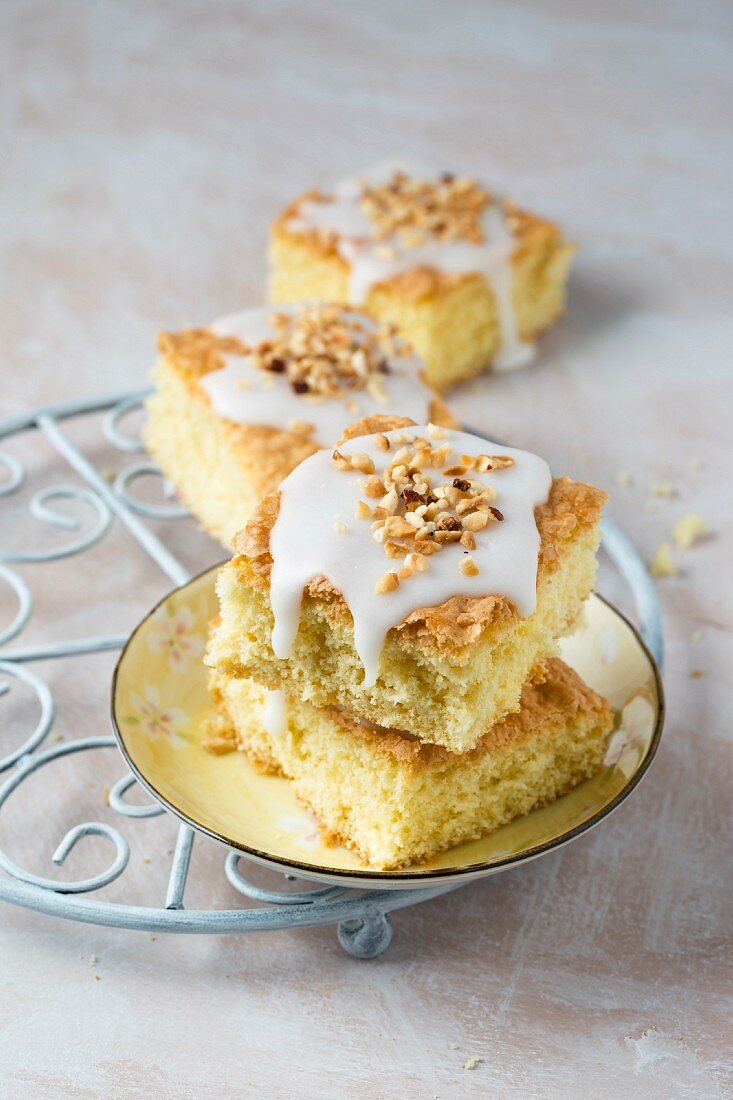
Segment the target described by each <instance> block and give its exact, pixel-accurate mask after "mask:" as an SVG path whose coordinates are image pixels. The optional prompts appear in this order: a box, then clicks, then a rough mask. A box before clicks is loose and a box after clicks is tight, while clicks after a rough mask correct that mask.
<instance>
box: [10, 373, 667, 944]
mask: <svg viewBox="0 0 733 1100" xmlns="http://www.w3.org/2000/svg"><path fill="white" fill-rule="evenodd" d="M145 396H146V391H141V392H137V393H128V394H115V395H113V396H111V397H106V398H101V399H96V400H87V401H75V402H69V403H67V404H60V405H50V406H47V407H46V408H43V409H37V410H36V411H35V412H31V413H28V414H25V415H21V416H17V417H13V418H12V419H10V420H6V421H5V422H4V423H2V424H0V440H2V439H7V438H9V437H10V436H14V435H18V434H20V433H23V432H27V431H34V430H35V431H39V432H40V433H41V434H42V435H43V437H44V438H45V439H46V440H47V441H48V442H49V443H50V444H51V445H52V447H53V448H54V449H55V451H56V452H57V453H58V454H59V455H60V456H61V457H62V458H63V459H64V460H65V462H66V463H67V464H68V465H69V466H70V467H71V468H72V469H73V470H74V471H75V472H76V473H77V474H78V475H79V476H80V477H81V478H82V480H83V481H84V482H85V483H86V487H81V486H78V485H60V486H58V487H55V488H52V489H45V490H43V491H42V492H40V493H38V494H36V495H35V496H34V497H33V499H32V500H31V502H30V509H31V512H32V514H33V515H34V516H35V517H36V518H37V519H40V520H43V521H46V522H48V523H51V524H53V525H54V526H56V527H58V528H61V529H66V530H69V531H76V530H78V527H79V525H78V523H77V522H76V521H75V520H72V519H71V518H70V517H69V516H68V515H67V514H66V513H65V512H62V511H60V510H58V508H57V507H55V505H56V504H57V503H58V502H60V501H63V500H68V499H75V500H81V501H83V502H84V503H85V504H86V505H88V506H89V508H90V509H91V510H92V513H93V516H94V519H93V523H92V525H91V527H90V528H89V529H88V530H87V531H86V532H85V533H84V534H81V535H77V536H76V537H75V538H74V539H73V540H72V541H71V542H67V543H66V544H65V545H64V546H62V547H60V548H58V549H55V550H46V551H33V550H28V551H23V552H6V553H3V552H2V550H1V549H0V580H2V581H4V582H5V583H6V584H7V585H9V587H10V588H11V589H12V590H13V591H14V593H15V596H16V598H17V603H18V609H17V612H16V614H15V617H14V619H13V621H12V622H11V623H10V625H9V626H7V627H5V628H4V629H3V630H0V676H2V677H3V679H0V696H2V695H5V694H7V693H8V692H9V691H10V690H11V689H12V685H13V682H14V681H16V682H17V681H22V682H23V683H25V684H26V685H27V686H28V687H30V688H31V690H32V691H33V692H34V693H35V695H36V697H37V700H38V705H39V712H40V713H39V718H38V721H37V724H36V726H35V728H34V729H33V730H32V731H30V732H29V733H26V735H25V739H22V735H20V737H21V744H20V745H19V746H18V747H16V748H15V749H13V750H11V751H10V752H9V753H8V755H7V756H5V757H4V758H3V759H0V774H3V773H4V772H7V773H9V775H8V778H7V779H6V781H5V783H4V784H3V786H2V787H0V810H2V807H3V805H4V804H5V802H6V801H7V800H8V798H9V797H10V796H11V795H12V794H13V793H14V792H15V791H17V790H19V788H21V786H22V784H23V782H24V780H25V779H26V778H27V777H28V776H29V775H31V774H33V772H35V771H37V770H38V769H39V768H42V767H44V766H45V765H47V764H50V763H53V761H55V760H59V759H61V758H63V757H69V756H73V755H75V754H77V753H81V752H93V751H94V750H96V749H103V748H109V747H111V746H114V745H115V744H116V742H115V740H114V738H113V737H111V736H109V737H90V738H87V739H84V740H80V741H75V742H71V743H65V744H62V745H57V746H55V747H52V748H48V749H43V747H42V746H43V742H44V740H45V738H46V736H47V734H48V733H49V731H50V729H51V725H52V723H53V720H54V707H55V705H54V700H53V696H52V694H51V692H50V691H49V689H48V687H47V686H46V684H45V683H44V682H43V681H42V680H41V679H40V677H38V676H37V675H36V674H35V673H34V672H32V671H31V670H30V669H29V668H27V667H25V666H26V665H30V664H32V663H33V662H35V661H40V660H48V659H50V658H57V659H61V658H64V659H67V660H68V659H73V658H74V657H75V656H78V655H80V654H85V653H96V652H100V651H102V650H117V649H120V648H121V647H122V646H123V645H124V644H125V642H126V640H127V639H126V636H125V635H110V636H103V637H91V638H76V639H71V640H66V641H62V642H51V643H46V644H42V645H34V646H28V647H25V648H22V647H21V648H10V649H9V648H8V643H12V642H13V641H14V640H15V639H16V638H17V637H18V636H19V635H20V634H21V632H22V631H23V629H24V628H25V626H26V625H27V623H28V621H29V619H30V618H31V615H32V614H33V599H32V595H31V591H30V589H29V588H28V586H27V584H26V582H25V580H24V579H23V578H22V577H21V576H20V575H19V574H18V573H17V572H15V571H13V570H12V569H11V568H9V566H11V565H12V564H13V563H26V564H27V563H37V564H38V565H41V564H43V563H44V562H49V561H55V560H58V559H60V558H66V557H69V556H71V555H73V554H79V553H81V552H83V551H84V550H87V549H89V548H90V547H91V546H94V545H95V544H96V543H97V542H99V541H100V540H101V539H103V538H104V537H105V536H106V535H107V532H108V531H109V529H110V527H111V525H112V521H113V519H115V518H116V519H118V520H119V521H120V523H122V524H123V525H124V527H126V529H127V530H128V532H129V533H130V534H131V535H132V536H133V537H134V538H135V539H136V540H137V542H138V544H139V545H140V547H141V548H142V550H144V551H145V553H147V554H148V556H149V557H151V558H152V559H153V561H154V562H156V563H157V565H158V566H159V567H160V569H161V570H162V571H163V573H165V575H166V577H167V578H168V580H169V581H170V582H172V584H173V585H175V586H178V585H182V584H185V583H186V581H188V580H189V579H190V578H189V574H188V572H187V571H186V569H184V567H183V566H182V565H181V563H180V562H179V561H178V560H177V559H176V558H175V557H174V555H173V554H171V552H170V550H168V548H167V547H166V546H165V544H164V543H163V542H162V541H161V540H160V539H159V538H158V537H157V536H156V535H155V534H154V533H153V532H152V531H151V530H150V528H149V527H148V526H147V525H146V523H145V522H144V520H145V519H146V518H155V519H172V518H176V517H178V516H181V515H185V514H186V513H185V512H184V510H183V509H182V508H181V507H180V506H179V505H178V504H177V503H171V504H165V505H161V506H156V507H153V506H151V505H149V504H146V503H144V502H142V501H140V500H137V499H136V498H135V497H134V496H133V495H132V493H131V487H132V485H133V483H134V481H135V479H136V478H138V477H141V476H143V475H147V474H151V473H159V471H158V470H157V467H156V466H155V465H154V464H153V463H151V462H150V461H148V460H147V459H142V460H136V461H134V462H133V463H132V464H131V465H130V466H128V467H127V469H126V470H124V471H123V472H122V473H121V474H119V475H118V476H117V477H116V478H115V480H114V482H113V484H112V485H110V484H109V483H108V482H107V481H106V480H105V479H104V477H103V476H102V474H101V473H100V471H99V470H98V469H97V468H96V467H95V466H94V465H93V464H92V463H91V462H90V461H89V459H88V458H87V457H86V456H85V455H84V454H83V452H82V451H81V450H80V449H79V448H78V447H77V446H76V445H75V444H74V443H73V442H72V441H71V440H70V439H69V436H68V435H67V434H66V432H65V431H64V429H63V427H62V424H63V422H64V421H65V420H68V419H70V418H73V417H79V416H85V415H89V414H92V413H100V412H104V413H105V414H106V415H105V419H104V423H103V427H104V433H105V436H106V438H107V440H108V441H109V442H110V443H111V444H112V445H113V446H114V447H116V448H117V449H118V450H120V451H123V452H130V453H135V452H139V451H140V450H141V446H140V443H139V440H138V439H137V438H135V437H133V436H130V435H128V434H126V433H125V432H124V430H123V428H122V424H121V422H122V420H123V418H124V417H125V416H126V415H127V414H128V413H129V412H131V411H133V410H134V409H136V408H138V407H139V405H140V404H141V402H142V400H143V399H144V397H145ZM0 465H2V466H4V468H5V470H6V472H7V478H6V480H5V481H3V482H0V498H1V497H6V496H9V495H10V494H12V493H14V492H16V491H17V490H18V489H19V488H20V487H21V485H22V484H23V481H24V478H25V471H24V469H23V466H22V465H21V463H20V462H19V461H18V460H17V459H16V458H14V457H12V456H10V455H7V454H3V453H2V452H0ZM0 529H1V528H0ZM603 545H604V548H605V550H606V552H607V553H608V555H609V556H610V558H611V559H612V560H613V562H614V563H615V565H616V566H617V568H618V569H619V571H620V572H621V573H622V575H623V576H624V577H625V579H626V581H627V582H628V584H629V587H630V589H631V593H632V596H633V599H634V603H635V606H636V609H637V614H638V618H639V622H640V624H641V633H642V636H643V637H644V640H645V642H646V644H647V646H648V647H649V649H650V651H651V653H652V654H653V656H654V658H655V659H656V661H657V663H658V664H659V665H660V666H661V661H662V627H661V618H660V613H659V605H658V601H657V597H656V593H655V590H654V587H653V585H652V583H651V580H650V578H649V575H648V573H647V570H646V568H645V566H644V563H643V562H642V560H641V558H640V557H639V555H638V553H637V552H636V550H635V549H634V547H633V545H632V544H631V542H630V541H629V539H628V538H627V537H626V535H624V533H623V532H622V531H621V530H620V529H619V528H618V527H617V526H616V525H615V524H614V523H613V522H612V521H610V520H606V521H605V523H604V529H603ZM134 784H135V779H134V778H133V776H132V775H130V774H129V773H128V774H126V775H125V776H124V777H123V778H122V779H121V780H119V782H118V783H116V784H115V786H114V787H113V788H112V790H111V792H110V795H109V805H110V807H111V808H112V809H113V810H114V811H115V812H116V813H118V814H119V815H120V816H121V817H155V816H157V815H159V814H163V813H164V812H165V811H164V810H163V808H162V807H161V806H159V805H158V804H157V803H150V804H148V805H142V806H141V805H132V804H130V803H128V802H127V801H126V800H125V794H126V792H127V791H128V790H129V789H130V788H131V787H132V786H133V785H134ZM90 835H93V836H101V837H104V838H105V839H106V840H107V841H109V843H110V844H111V845H112V848H113V852H114V855H113V858H112V859H111V862H110V864H109V866H108V867H107V868H106V870H104V871H102V872H100V873H99V874H97V875H95V876H94V877H93V878H88V879H84V880H78V881H59V880H56V879H50V878H44V877H42V876H39V875H35V874H32V873H31V872H29V871H26V870H25V869H24V868H22V867H19V866H17V865H16V864H15V863H13V862H12V860H10V859H9V857H8V856H7V855H6V854H5V853H4V852H3V851H2V849H0V869H1V870H2V871H3V872H4V875H0V899H1V900H4V901H8V902H13V903H14V904H16V905H22V906H24V907H25V908H27V909H36V910H38V911H39V912H43V913H48V914H51V915H55V916H60V917H67V918H68V919H70V920H77V921H82V922H85V923H87V924H100V925H110V926H113V927H117V928H132V929H138V930H141V931H148V932H187V933H216V932H219V933H224V932H266V931H276V930H278V929H284V928H294V927H308V926H312V925H317V924H337V925H338V938H339V942H340V943H341V945H342V947H343V948H344V949H345V950H346V951H347V952H348V953H349V954H350V955H354V956H356V957H357V958H364V959H366V958H373V957H374V956H376V955H379V954H381V952H382V951H384V950H385V949H386V948H387V947H388V946H389V943H390V940H391V938H392V928H391V925H390V922H389V919H388V917H387V913H389V912H392V911H393V910H396V909H403V908H405V907H407V906H410V905H415V904H416V903H417V902H421V901H428V900H430V899H431V898H435V897H438V896H439V895H440V894H444V893H447V892H448V891H450V890H454V889H457V886H456V885H448V886H445V885H441V886H432V887H429V888H418V889H415V890H362V889H359V890H351V889H347V888H345V887H340V886H331V887H325V888H322V889H317V890H311V891H308V892H305V893H288V892H277V891H272V890H263V889H261V888H260V887H258V886H256V885H255V884H254V883H252V882H250V881H249V879H247V878H246V877H245V875H244V874H243V873H242V870H241V867H240V859H241V857H240V856H239V854H238V853H236V852H230V853H229V854H228V855H227V856H226V858H225V868H224V869H225V873H226V876H227V878H228V880H229V882H230V883H231V884H232V886H233V887H235V889H237V890H239V891H240V893H242V894H244V895H245V896H246V897H248V898H250V899H252V900H254V901H257V902H259V903H263V904H264V905H265V906H266V908H250V909H211V910H191V909H186V908H184V904H183V898H184V891H185V887H186V879H187V876H188V871H189V864H190V859H191V851H192V848H193V843H194V835H195V834H194V832H193V830H192V829H190V828H189V826H187V825H181V826H180V827H179V830H178V839H177V843H176V847H175V851H174V853H173V857H172V861H171V867H170V872H169V878H168V886H167V891H166V897H165V902H164V904H163V905H162V906H161V907H160V908H152V907H151V908H146V907H141V906H135V905H123V904H115V903H111V902H105V901H102V900H99V899H98V898H96V897H94V898H89V897H80V895H82V894H92V893H94V892H95V891H98V890H100V889H102V888H103V887H104V886H107V885H109V884H110V883H111V882H113V881H114V880H115V879H117V878H119V877H120V875H122V874H123V872H124V871H125V868H126V867H127V865H128V861H129V858H130V848H129V845H128V843H127V841H126V839H125V837H124V836H123V834H122V833H121V832H120V830H119V829H118V828H116V827H114V826H112V825H108V824H106V823H103V822H93V821H92V822H85V823H83V824H79V825H76V826H74V827H73V828H72V829H70V830H69V831H68V832H67V834H66V836H65V837H64V838H63V839H62V841H61V843H60V844H59V846H58V848H57V849H56V851H55V852H54V854H53V857H52V859H53V862H54V863H56V864H57V865H61V864H63V863H64V861H65V859H66V858H67V856H68V855H69V853H70V852H71V850H72V848H73V847H74V845H75V844H76V843H77V842H78V841H79V840H81V839H82V838H83V837H85V836H90Z"/></svg>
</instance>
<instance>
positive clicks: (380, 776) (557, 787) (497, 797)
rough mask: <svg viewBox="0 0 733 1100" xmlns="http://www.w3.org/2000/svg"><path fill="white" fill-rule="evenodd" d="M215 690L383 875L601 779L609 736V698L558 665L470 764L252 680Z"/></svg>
mask: <svg viewBox="0 0 733 1100" xmlns="http://www.w3.org/2000/svg"><path fill="white" fill-rule="evenodd" d="M212 688H213V690H214V694H215V697H216V699H217V702H218V706H219V709H220V713H221V715H222V718H223V721H224V723H225V724H226V726H228V727H229V728H230V729H231V731H232V732H233V736H234V737H235V738H236V741H237V743H238V746H239V747H240V748H242V749H244V750H246V752H247V753H248V755H249V756H250V758H251V760H252V761H253V763H254V764H255V765H256V766H258V767H260V768H263V769H264V770H266V771H272V772H277V773H280V774H282V775H285V776H286V777H287V778H288V779H290V780H291V781H292V783H293V787H294V790H295V793H296V795H297V796H298V798H299V799H300V800H301V801H302V802H303V803H305V805H306V806H308V807H310V808H311V809H312V810H313V812H314V813H315V814H316V816H317V817H318V818H319V819H320V820H321V822H322V824H323V825H324V826H325V828H326V830H327V831H328V833H329V834H330V836H331V837H332V839H333V840H334V841H337V842H340V843H344V844H346V845H348V846H349V847H350V848H352V849H354V850H355V851H356V852H358V854H359V855H360V856H361V858H362V859H363V860H364V861H365V862H366V863H368V864H369V865H370V866H372V867H374V868H378V869H392V868H398V867H404V866H407V865H409V864H413V863H419V862H421V861H423V860H427V859H430V858H431V857H432V856H434V855H436V854H437V853H438V852H441V851H444V850H445V849H447V848H451V847H453V846H455V845H457V844H462V843H464V842H466V841H469V840H475V839H477V838H478V837H481V836H483V835H484V834H486V833H489V832H492V831H493V830H494V829H497V828H498V827H499V826H501V825H504V824H506V823H507V822H508V821H511V820H512V819H513V818H515V817H518V816H520V815H521V814H526V813H528V812H529V811H530V810H532V809H534V808H536V807H538V806H543V805H546V804H547V803H549V802H552V801H554V800H555V799H556V798H558V797H559V796H560V795H563V794H565V793H566V792H567V791H569V790H570V789H571V788H572V787H575V786H576V785H577V784H578V783H580V782H582V781H583V780H584V779H588V778H590V777H591V776H593V775H595V774H596V772H598V771H599V770H600V768H601V766H602V761H603V755H604V750H605V745H606V741H607V737H608V734H609V732H610V729H611V725H612V715H611V709H610V707H609V705H608V703H607V702H606V701H605V699H603V698H601V696H599V695H597V694H596V693H595V692H594V691H591V689H590V688H589V687H587V686H586V685H585V684H584V683H583V681H582V680H581V679H580V677H579V676H578V675H577V674H576V673H575V672H574V671H573V670H572V669H571V668H569V667H568V666H567V665H565V664H564V663H563V662H562V661H560V660H557V659H551V660H549V661H548V662H547V664H546V666H545V668H544V671H543V675H542V677H541V678H540V679H538V680H537V681H535V682H534V683H531V684H526V685H525V687H524V690H523V692H522V697H521V706H520V709H519V710H518V711H517V712H516V713H515V714H511V715H508V716H507V717H505V718H503V719H501V720H500V721H499V722H497V723H496V724H495V725H494V726H492V727H491V728H490V729H489V730H487V731H485V732H484V733H483V734H482V736H481V737H480V738H479V740H478V742H477V744H476V745H475V747H474V748H473V749H472V750H471V752H468V753H465V754H463V755H456V754H455V753H451V752H448V751H447V750H446V749H443V748H437V747H436V746H432V745H425V744H421V743H420V741H418V740H417V739H416V738H415V737H413V736H409V735H406V734H403V733H398V732H395V731H394V730H384V729H380V728H378V727H374V726H371V725H369V724H364V723H362V722H359V721H358V720H357V719H355V718H354V717H353V716H352V715H349V714H347V713H346V712H344V711H340V710H336V709H333V708H322V709H318V708H316V707H313V706H311V704H309V703H304V702H302V701H299V700H296V699H292V698H287V697H285V696H284V695H283V696H282V698H273V697H272V693H269V692H268V691H267V689H266V688H263V687H261V686H260V685H258V684H255V683H254V681H252V680H241V679H231V678H227V677H224V676H221V675H219V674H218V673H214V674H213V676H212ZM277 694H278V695H279V694H280V693H277Z"/></svg>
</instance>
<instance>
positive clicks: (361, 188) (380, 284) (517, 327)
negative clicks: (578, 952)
mask: <svg viewBox="0 0 733 1100" xmlns="http://www.w3.org/2000/svg"><path fill="white" fill-rule="evenodd" d="M574 251H575V249H574V247H573V245H571V244H570V243H569V242H568V241H567V240H566V239H565V238H564V237H563V234H562V232H561V230H560V229H559V227H558V226H557V225H555V224H554V223H553V222H550V221H547V220H546V219H544V218H539V217H537V216H536V215H534V214H530V213H528V212H527V211H525V210H520V209H519V208H518V207H517V206H516V205H515V204H514V203H513V202H511V201H509V200H507V199H504V198H501V197H500V196H498V195H496V194H494V193H493V192H492V191H490V190H489V189H488V188H486V187H484V186H482V185H481V184H480V183H479V182H478V181H476V180H474V179H469V178H466V177H455V176H453V175H451V174H450V173H435V172H433V171H431V170H429V169H428V170H425V169H417V168H410V167H402V166H399V165H393V164H386V165H381V166H378V167H377V168H375V169H372V170H371V171H370V172H366V173H364V174H363V175H361V176H359V177H354V178H351V179H347V180H344V181H343V182H342V183H340V184H339V185H338V186H337V187H336V188H335V189H334V191H333V192H332V193H331V194H323V193H321V192H317V191H310V192H308V193H306V194H304V195H301V196H300V197H299V198H298V199H296V200H295V201H294V202H293V203H292V204H291V205H290V206H288V207H287V209H286V210H285V211H284V212H283V213H282V214H281V215H280V217H279V218H278V219H277V221H276V222H275V223H274V225H273V228H272V233H271V242H270V266H271V277H270V299H271V301H274V302H282V301H290V300H297V299H309V300H313V299H316V298H320V299H321V300H324V301H349V302H352V303H354V304H355V305H359V306H363V307H364V308H366V309H368V310H369V312H370V313H372V314H373V315H374V316H375V317H378V318H380V319H381V320H384V321H389V322H390V323H391V324H394V325H396V326H397V328H398V329H399V331H400V332H401V333H402V335H403V336H404V337H405V339H406V340H408V341H409V342H410V343H411V344H412V345H413V347H414V348H415V350H416V351H417V353H418V354H419V355H420V357H421V358H422V359H423V361H424V362H425V364H426V367H427V377H428V380H429V382H430V383H431V384H432V385H434V386H437V387H438V388H439V389H445V388H446V387H447V386H450V385H452V384H454V383H456V382H460V381H462V380H464V379H467V378H471V377H472V376H473V375H475V374H477V373H478V372H479V371H483V370H486V369H488V368H490V367H492V368H493V369H495V370H508V369H512V368H514V367H518V366H523V365H524V364H525V363H527V362H528V361H529V360H530V359H531V358H532V356H533V341H534V340H535V338H536V337H537V335H538V334H539V333H541V332H542V331H543V330H544V329H546V328H547V327H548V326H549V325H551V324H552V323H553V321H555V320H556V319H557V318H558V317H559V316H560V315H561V314H562V312H563V311H564V308H565V285H566V281H567V275H568V270H569V267H570V262H571V260H572V257H573V253H574Z"/></svg>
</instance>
